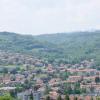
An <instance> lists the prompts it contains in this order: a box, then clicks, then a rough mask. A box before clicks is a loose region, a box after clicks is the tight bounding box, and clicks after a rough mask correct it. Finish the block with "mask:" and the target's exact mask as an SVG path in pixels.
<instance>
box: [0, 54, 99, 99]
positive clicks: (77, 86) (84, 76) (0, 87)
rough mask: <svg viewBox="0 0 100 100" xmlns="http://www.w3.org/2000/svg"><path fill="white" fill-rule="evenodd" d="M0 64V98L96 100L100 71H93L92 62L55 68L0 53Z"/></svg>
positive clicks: (56, 66) (36, 60)
mask: <svg viewBox="0 0 100 100" xmlns="http://www.w3.org/2000/svg"><path fill="white" fill-rule="evenodd" d="M0 64H1V65H0V96H2V95H5V94H10V95H11V96H12V97H16V98H18V99H19V100H100V99H97V97H99V96H100V67H99V66H98V67H97V69H96V68H94V66H95V61H94V59H90V60H84V61H82V62H80V63H77V64H63V63H60V64H59V65H58V64H56V63H55V64H52V63H49V62H46V61H42V60H40V59H36V58H33V57H31V56H27V55H21V54H19V53H16V54H13V53H8V52H0ZM59 98H60V99H59ZM65 98H69V99H65ZM75 98H76V99H75Z"/></svg>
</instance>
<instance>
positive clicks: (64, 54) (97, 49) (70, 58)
mask: <svg viewBox="0 0 100 100" xmlns="http://www.w3.org/2000/svg"><path fill="white" fill-rule="evenodd" d="M0 49H1V50H5V51H10V52H20V53H27V54H31V55H33V56H36V57H39V58H42V59H45V60H48V61H50V62H54V61H55V62H64V63H77V62H80V60H84V59H95V61H96V62H97V64H99V61H100V32H99V31H95V32H75V33H57V34H49V35H47V34H44V35H39V36H28V35H26V36H25V35H19V34H13V33H9V32H1V33H0Z"/></svg>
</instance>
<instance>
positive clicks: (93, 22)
mask: <svg viewBox="0 0 100 100" xmlns="http://www.w3.org/2000/svg"><path fill="white" fill-rule="evenodd" d="M91 29H100V0H0V31H10V32H18V33H22V34H29V33H30V34H42V33H56V32H68V31H79V30H91Z"/></svg>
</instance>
